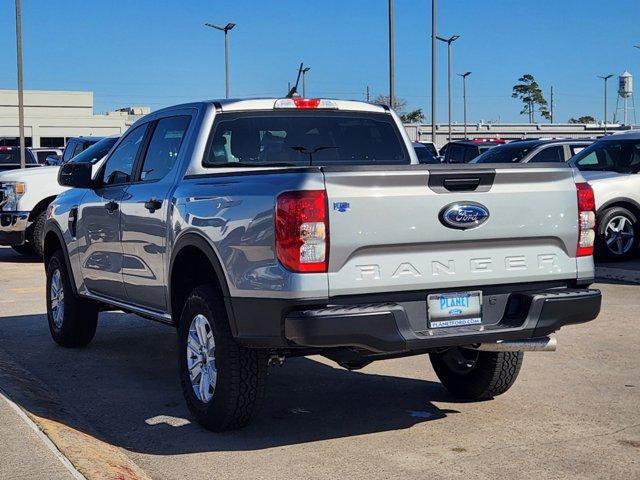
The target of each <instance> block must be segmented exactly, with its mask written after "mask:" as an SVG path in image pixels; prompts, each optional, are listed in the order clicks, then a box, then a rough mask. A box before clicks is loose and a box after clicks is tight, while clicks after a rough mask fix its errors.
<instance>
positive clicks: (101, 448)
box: [0, 351, 151, 480]
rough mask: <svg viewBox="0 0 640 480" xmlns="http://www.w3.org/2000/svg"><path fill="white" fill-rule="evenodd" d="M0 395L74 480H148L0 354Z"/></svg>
mask: <svg viewBox="0 0 640 480" xmlns="http://www.w3.org/2000/svg"><path fill="white" fill-rule="evenodd" d="M0 392H2V394H3V395H2V396H5V397H6V399H7V401H8V402H9V404H10V405H12V406H13V407H14V409H17V410H16V411H19V412H22V415H24V416H25V417H26V420H28V422H27V423H29V424H30V425H31V426H32V428H35V429H37V430H38V431H40V435H42V436H45V437H46V438H47V439H48V441H49V442H50V443H49V442H47V441H45V443H46V444H47V446H48V447H49V448H50V449H53V452H54V453H56V452H58V453H57V455H56V456H58V458H59V459H60V460H61V461H62V463H63V464H64V465H65V466H66V467H67V469H68V470H69V471H70V472H71V473H72V474H74V476H75V478H77V479H78V480H81V479H87V480H103V479H104V480H113V479H118V480H151V477H149V476H148V475H147V474H146V473H145V472H144V471H143V470H142V469H141V468H140V467H139V466H138V465H136V464H135V463H134V462H133V461H132V460H131V459H130V458H129V457H128V456H127V455H126V454H125V452H124V451H123V450H122V449H121V448H120V447H117V446H115V445H111V444H109V443H107V442H105V441H103V440H101V439H99V438H98V436H97V435H93V434H92V429H91V427H90V425H88V424H87V423H86V422H85V421H83V419H82V418H80V417H78V416H77V415H76V414H74V413H72V412H71V411H70V410H69V409H67V408H65V407H64V405H63V404H62V403H61V402H60V401H59V400H58V399H57V398H56V396H55V395H54V394H53V393H52V392H50V391H49V390H48V389H46V388H45V387H44V385H43V384H42V383H41V382H40V381H38V379H36V378H35V377H33V375H32V374H31V373H29V372H28V371H26V370H24V369H23V368H22V367H20V366H19V365H17V364H15V363H14V362H12V361H11V360H9V359H8V358H7V355H3V352H2V351H0ZM22 415H21V416H22ZM41 438H42V437H41ZM60 457H63V458H60ZM63 459H64V460H63ZM65 460H66V461H65Z"/></svg>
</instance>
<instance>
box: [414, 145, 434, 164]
mask: <svg viewBox="0 0 640 480" xmlns="http://www.w3.org/2000/svg"><path fill="white" fill-rule="evenodd" d="M411 144H412V145H413V149H414V150H415V151H416V155H417V156H418V161H419V162H420V163H438V164H439V163H440V160H439V159H438V158H437V157H435V156H434V155H433V153H431V150H430V149H429V147H427V146H426V145H424V144H423V143H420V142H412V143H411Z"/></svg>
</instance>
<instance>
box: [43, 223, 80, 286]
mask: <svg viewBox="0 0 640 480" xmlns="http://www.w3.org/2000/svg"><path fill="white" fill-rule="evenodd" d="M58 250H62V255H63V256H64V262H65V265H66V267H67V272H69V278H70V280H71V289H72V290H73V293H74V294H77V293H78V290H77V288H76V282H75V281H74V278H75V277H74V275H73V269H72V268H71V261H70V260H69V252H67V249H66V243H65V241H64V236H63V235H62V231H61V230H60V227H59V226H58V225H57V224H56V223H54V222H53V221H52V220H48V221H47V223H46V225H45V229H44V249H43V256H42V259H43V261H44V268H45V271H46V269H47V267H48V265H49V261H50V260H51V257H52V256H53V254H54V253H55V252H57V251H58Z"/></svg>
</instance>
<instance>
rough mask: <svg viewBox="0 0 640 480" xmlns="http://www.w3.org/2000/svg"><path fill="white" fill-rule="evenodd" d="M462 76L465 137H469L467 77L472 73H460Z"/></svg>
mask: <svg viewBox="0 0 640 480" xmlns="http://www.w3.org/2000/svg"><path fill="white" fill-rule="evenodd" d="M458 75H459V76H461V77H462V104H463V111H464V139H465V140H466V139H467V77H468V76H469V75H471V72H465V73H459V74H458Z"/></svg>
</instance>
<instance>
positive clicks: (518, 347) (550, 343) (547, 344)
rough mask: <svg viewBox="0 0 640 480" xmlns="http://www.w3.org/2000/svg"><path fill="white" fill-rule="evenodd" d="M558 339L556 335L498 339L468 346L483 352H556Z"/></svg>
mask: <svg viewBox="0 0 640 480" xmlns="http://www.w3.org/2000/svg"><path fill="white" fill-rule="evenodd" d="M557 345H558V340H557V339H556V338H555V337H540V338H528V339H525V340H498V341H497V342H495V343H480V344H478V345H469V346H467V347H466V348H472V349H474V350H480V351H482V352H555V351H556V346H557Z"/></svg>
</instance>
